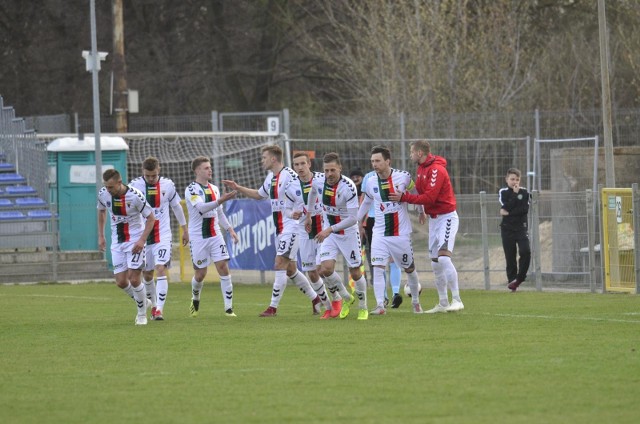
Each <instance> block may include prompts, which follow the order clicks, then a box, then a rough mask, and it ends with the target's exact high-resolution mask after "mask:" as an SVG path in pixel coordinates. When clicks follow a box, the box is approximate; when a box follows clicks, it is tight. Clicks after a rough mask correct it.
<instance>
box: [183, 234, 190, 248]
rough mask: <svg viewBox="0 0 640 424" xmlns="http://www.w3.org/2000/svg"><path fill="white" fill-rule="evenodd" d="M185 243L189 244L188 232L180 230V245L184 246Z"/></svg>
mask: <svg viewBox="0 0 640 424" xmlns="http://www.w3.org/2000/svg"><path fill="white" fill-rule="evenodd" d="M187 244H189V232H188V231H183V232H182V245H183V246H186V245H187Z"/></svg>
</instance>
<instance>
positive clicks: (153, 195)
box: [145, 180, 160, 244]
mask: <svg viewBox="0 0 640 424" xmlns="http://www.w3.org/2000/svg"><path fill="white" fill-rule="evenodd" d="M145 197H146V199H147V202H148V203H149V204H150V205H151V207H152V208H154V209H156V208H159V207H160V180H158V182H157V183H155V184H145ZM158 242H160V220H159V219H156V220H155V222H154V223H153V230H151V233H150V234H149V237H147V244H156V243H158Z"/></svg>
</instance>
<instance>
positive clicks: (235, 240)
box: [229, 228, 240, 244]
mask: <svg viewBox="0 0 640 424" xmlns="http://www.w3.org/2000/svg"><path fill="white" fill-rule="evenodd" d="M229 235H230V236H231V240H233V243H234V244H237V243H238V242H239V241H240V237H238V234H237V233H236V230H234V229H233V228H229Z"/></svg>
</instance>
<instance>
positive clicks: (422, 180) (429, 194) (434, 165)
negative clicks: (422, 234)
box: [402, 153, 456, 218]
mask: <svg viewBox="0 0 640 424" xmlns="http://www.w3.org/2000/svg"><path fill="white" fill-rule="evenodd" d="M446 167H447V160H446V159H445V158H443V157H441V156H436V155H434V154H432V153H429V156H427V160H425V161H424V162H422V163H421V164H420V165H418V170H417V175H416V190H417V191H418V194H411V193H409V192H405V193H404V194H403V195H402V201H403V202H407V203H411V204H414V205H416V204H417V205H422V206H423V207H424V211H425V213H427V214H428V215H430V216H431V217H432V218H435V215H441V214H445V213H449V212H453V211H455V210H456V196H455V194H454V193H453V187H452V186H451V180H450V179H449V173H448V172H447V168H446Z"/></svg>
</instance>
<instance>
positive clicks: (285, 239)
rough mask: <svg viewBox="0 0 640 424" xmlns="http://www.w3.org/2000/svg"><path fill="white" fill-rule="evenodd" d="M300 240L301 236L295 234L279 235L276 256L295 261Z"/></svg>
mask: <svg viewBox="0 0 640 424" xmlns="http://www.w3.org/2000/svg"><path fill="white" fill-rule="evenodd" d="M299 238H300V236H299V235H298V234H295V233H286V234H278V235H277V236H276V256H284V257H285V258H289V259H290V260H292V261H295V260H296V255H297V254H298V248H299V246H300V244H299V243H298V239H299Z"/></svg>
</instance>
